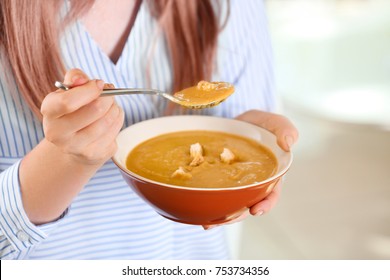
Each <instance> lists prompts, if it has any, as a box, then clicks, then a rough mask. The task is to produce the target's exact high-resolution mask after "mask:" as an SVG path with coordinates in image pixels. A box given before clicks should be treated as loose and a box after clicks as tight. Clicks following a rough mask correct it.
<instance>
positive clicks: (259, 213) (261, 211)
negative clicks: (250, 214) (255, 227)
mask: <svg viewBox="0 0 390 280" xmlns="http://www.w3.org/2000/svg"><path fill="white" fill-rule="evenodd" d="M263 214H264V211H263V210H260V211H257V212H256V214H255V216H261V215H263Z"/></svg>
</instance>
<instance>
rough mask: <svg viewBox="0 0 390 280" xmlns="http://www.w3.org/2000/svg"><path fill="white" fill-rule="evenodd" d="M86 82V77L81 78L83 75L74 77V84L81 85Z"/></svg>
mask: <svg viewBox="0 0 390 280" xmlns="http://www.w3.org/2000/svg"><path fill="white" fill-rule="evenodd" d="M84 82H86V79H85V77H83V76H81V75H74V76H73V77H72V84H76V83H77V84H81V83H84Z"/></svg>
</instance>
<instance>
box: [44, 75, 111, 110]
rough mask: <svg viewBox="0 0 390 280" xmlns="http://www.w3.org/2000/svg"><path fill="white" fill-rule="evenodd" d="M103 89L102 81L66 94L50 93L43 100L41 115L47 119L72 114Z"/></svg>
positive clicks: (93, 98) (95, 81)
mask: <svg viewBox="0 0 390 280" xmlns="http://www.w3.org/2000/svg"><path fill="white" fill-rule="evenodd" d="M103 87H104V82H103V81H102V80H92V81H89V82H87V83H85V84H83V85H81V86H77V87H74V88H71V89H70V90H68V91H66V92H64V91H57V92H52V93H50V94H48V95H47V96H46V98H45V99H44V100H43V102H42V106H41V113H42V115H43V116H44V117H48V118H59V117H61V116H64V115H66V114H70V113H73V112H75V111H76V110H78V109H80V108H81V107H83V106H85V105H87V104H88V103H91V102H92V101H93V100H95V99H96V98H98V97H99V96H100V93H101V92H102V89H103Z"/></svg>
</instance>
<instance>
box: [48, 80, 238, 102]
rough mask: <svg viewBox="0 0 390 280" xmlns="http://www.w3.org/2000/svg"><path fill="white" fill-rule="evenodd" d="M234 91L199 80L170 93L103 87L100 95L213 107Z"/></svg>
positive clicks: (65, 87)
mask: <svg viewBox="0 0 390 280" xmlns="http://www.w3.org/2000/svg"><path fill="white" fill-rule="evenodd" d="M54 85H55V86H56V87H57V88H58V89H62V90H65V91H67V90H69V89H71V86H69V85H66V84H63V83H61V82H59V81H56V82H55V84H54ZM233 92H234V86H233V85H232V84H229V83H226V82H211V83H210V82H205V81H201V82H199V83H198V85H197V86H194V87H190V88H186V89H184V90H181V91H179V92H177V93H174V94H170V93H167V92H163V91H161V90H156V89H149V88H115V89H111V88H109V89H103V91H102V93H101V95H100V96H112V95H123V94H151V95H157V96H161V97H163V98H166V99H168V100H169V101H171V102H174V103H176V104H179V105H181V106H184V107H186V108H189V109H204V108H210V107H214V106H216V105H218V104H220V103H221V102H223V101H224V100H225V99H226V98H228V97H229V96H230V95H231V94H232V93H233Z"/></svg>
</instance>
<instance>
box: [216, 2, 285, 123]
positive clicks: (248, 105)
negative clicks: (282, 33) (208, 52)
mask: <svg viewBox="0 0 390 280" xmlns="http://www.w3.org/2000/svg"><path fill="white" fill-rule="evenodd" d="M229 10H230V12H229V17H228V21H227V24H226V26H225V28H224V29H223V31H222V33H221V35H220V39H219V41H218V52H217V53H218V59H217V61H218V63H217V72H218V74H219V75H220V79H221V80H223V81H228V82H230V83H232V84H234V86H235V93H234V94H233V95H232V96H230V97H229V98H228V99H227V100H226V101H225V102H223V103H221V105H220V106H221V110H222V112H221V115H222V116H224V117H236V116H237V115H239V114H241V113H243V112H245V111H248V110H251V109H257V110H263V111H276V110H277V109H278V98H277V96H276V92H275V81H274V62H273V52H272V47H271V39H270V34H269V30H268V22H267V17H266V11H265V6H264V2H263V1H262V0H247V1H235V0H232V1H231V6H230V9H229Z"/></svg>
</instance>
